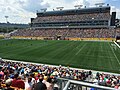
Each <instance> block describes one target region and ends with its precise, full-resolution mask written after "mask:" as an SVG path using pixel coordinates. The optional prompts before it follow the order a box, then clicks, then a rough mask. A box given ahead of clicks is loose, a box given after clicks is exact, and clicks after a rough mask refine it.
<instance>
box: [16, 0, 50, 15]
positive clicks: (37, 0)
mask: <svg viewBox="0 0 120 90" xmlns="http://www.w3.org/2000/svg"><path fill="white" fill-rule="evenodd" d="M18 3H19V5H20V7H21V8H23V9H24V10H26V11H29V12H34V13H35V12H36V10H38V9H39V10H40V9H42V8H48V7H49V6H50V5H49V4H48V3H44V2H43V0H24V1H21V0H19V1H18Z"/></svg>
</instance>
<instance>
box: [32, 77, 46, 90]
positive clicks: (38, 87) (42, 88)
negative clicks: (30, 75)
mask: <svg viewBox="0 0 120 90" xmlns="http://www.w3.org/2000/svg"><path fill="white" fill-rule="evenodd" d="M43 79H44V76H43V75H40V77H39V82H38V83H36V84H35V86H34V90H47V87H46V85H45V84H44V83H43V82H42V81H43Z"/></svg>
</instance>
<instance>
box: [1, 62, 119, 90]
mask: <svg viewBox="0 0 120 90" xmlns="http://www.w3.org/2000/svg"><path fill="white" fill-rule="evenodd" d="M40 75H44V81H43V83H45V84H46V86H47V85H48V87H51V88H54V85H55V84H58V88H62V87H59V85H61V84H60V83H61V82H59V81H58V80H60V78H63V79H62V80H65V79H69V80H79V81H83V82H86V85H88V84H89V83H91V84H95V85H96V84H97V85H102V86H107V87H111V88H115V89H119V88H120V84H119V83H120V82H119V81H120V76H119V75H115V74H114V75H113V74H108V73H100V72H97V73H94V74H93V71H89V70H80V69H74V68H70V67H63V66H61V65H60V66H50V65H41V64H35V63H28V62H26V63H25V62H23V63H21V62H17V61H16V62H15V61H14V62H13V61H0V81H1V83H0V84H1V85H0V88H1V89H2V88H12V89H10V90H15V89H16V90H24V89H25V90H32V89H26V88H28V87H29V88H34V87H32V86H34V84H35V83H37V82H38V81H39V77H40ZM30 78H31V81H30V82H28V80H29V79H30ZM58 78H59V79H58ZM48 79H52V81H51V82H48V81H47V80H48ZM18 81H19V82H18ZM21 82H22V84H21ZM13 83H15V84H13ZM28 83H29V85H30V86H28ZM81 84H82V82H81ZM84 84H85V83H84ZM49 85H50V86H49ZM48 87H47V88H48ZM79 87H80V86H79ZM93 87H98V86H93ZM20 88H21V89H20ZM102 88H103V87H102ZM5 90H6V89H5ZM48 90H49V89H48ZM50 90H53V89H50ZM59 90H63V89H59ZM70 90H71V89H70ZM75 90H76V89H75ZM102 90H103V89H102ZM105 90H107V89H105ZM110 90H112V89H110Z"/></svg>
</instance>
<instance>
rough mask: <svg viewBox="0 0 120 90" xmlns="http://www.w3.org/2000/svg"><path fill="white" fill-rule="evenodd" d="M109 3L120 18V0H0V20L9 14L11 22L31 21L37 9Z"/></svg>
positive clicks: (69, 7)
mask: <svg viewBox="0 0 120 90" xmlns="http://www.w3.org/2000/svg"><path fill="white" fill-rule="evenodd" d="M102 2H104V3H106V4H107V3H108V4H110V5H111V6H112V10H115V11H116V12H117V17H118V18H120V5H119V4H120V0H0V17H1V18H0V22H5V16H9V18H8V20H9V22H11V23H30V18H32V17H36V14H35V12H36V10H40V9H42V8H48V10H52V9H53V8H54V9H55V8H56V7H58V6H63V7H65V9H71V8H74V5H77V4H82V5H83V6H94V4H95V3H102Z"/></svg>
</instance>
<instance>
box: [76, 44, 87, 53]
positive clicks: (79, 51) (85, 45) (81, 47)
mask: <svg viewBox="0 0 120 90" xmlns="http://www.w3.org/2000/svg"><path fill="white" fill-rule="evenodd" d="M85 46H86V43H85V44H84V45H83V46H82V47H81V48H80V50H79V51H78V52H77V53H76V54H75V55H78V53H79V52H80V51H81V50H82V49H83V48H84V47H85Z"/></svg>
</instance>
